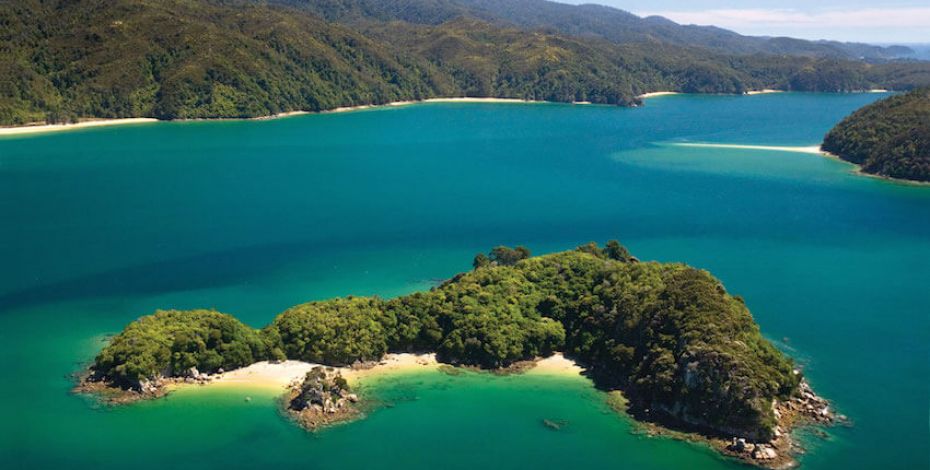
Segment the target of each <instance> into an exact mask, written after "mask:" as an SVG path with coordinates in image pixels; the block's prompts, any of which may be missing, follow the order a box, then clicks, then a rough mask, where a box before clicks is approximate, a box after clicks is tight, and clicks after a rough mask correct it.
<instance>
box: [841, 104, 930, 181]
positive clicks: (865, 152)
mask: <svg viewBox="0 0 930 470" xmlns="http://www.w3.org/2000/svg"><path fill="white" fill-rule="evenodd" d="M823 150H825V151H827V152H830V153H832V154H834V155H836V156H838V157H840V158H842V159H843V160H846V161H848V162H852V163H855V164H857V165H859V166H860V167H861V169H862V171H863V172H865V173H869V174H873V175H879V176H885V177H889V178H900V179H907V180H914V181H930V87H924V88H919V89H917V90H913V91H911V92H909V93H905V94H901V95H895V96H892V97H890V98H886V99H884V100H881V101H878V102H875V103H872V104H870V105H868V106H865V107H863V108H862V109H860V110H858V111H856V112H855V113H853V114H852V115H850V116H849V117H847V118H846V119H844V120H843V121H842V122H840V123H839V124H837V125H836V127H834V128H833V129H832V130H831V131H830V132H829V133H828V134H827V136H826V138H825V139H824V141H823Z"/></svg>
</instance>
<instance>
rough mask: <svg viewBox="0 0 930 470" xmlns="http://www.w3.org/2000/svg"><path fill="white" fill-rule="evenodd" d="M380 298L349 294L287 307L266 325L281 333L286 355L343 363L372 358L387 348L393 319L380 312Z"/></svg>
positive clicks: (312, 360) (375, 358) (326, 362)
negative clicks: (347, 296)
mask: <svg viewBox="0 0 930 470" xmlns="http://www.w3.org/2000/svg"><path fill="white" fill-rule="evenodd" d="M383 303H384V302H383V301H381V300H380V299H376V298H364V297H349V298H345V299H333V300H327V301H323V302H311V303H308V304H303V305H298V306H296V307H292V308H289V309H288V310H287V311H285V312H284V313H282V314H281V315H278V317H277V318H275V320H274V323H272V324H271V326H269V327H268V329H267V330H268V331H270V332H271V335H272V336H276V337H280V340H281V343H282V345H283V346H282V349H283V350H284V352H285V354H286V355H287V357H288V358H291V359H298V360H301V361H306V362H319V363H323V364H328V365H331V366H345V365H349V364H352V363H353V362H355V361H375V360H378V359H381V356H383V355H384V354H385V353H387V352H388V333H387V330H388V329H393V328H394V326H395V324H396V320H394V319H389V317H387V316H385V315H382V314H381V311H382V309H383Z"/></svg>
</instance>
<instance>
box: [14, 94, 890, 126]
mask: <svg viewBox="0 0 930 470" xmlns="http://www.w3.org/2000/svg"><path fill="white" fill-rule="evenodd" d="M772 93H787V91H784V90H775V89H768V88H766V89H762V90H750V91H747V92H746V93H744V95H746V96H754V95H763V94H772ZM851 93H857V92H851ZM858 93H888V90H884V89H872V90H862V91H858ZM683 94H686V93H682V92H678V91H653V92H649V93H643V94H641V95H638V96H637V97H636V98H638V99H640V100H645V99H649V98H657V97H661V96H671V95H683ZM429 103H497V104H501V103H509V104H566V105H576V106H587V105H593V104H594V103H591V102H590V101H572V102H565V103H562V102H555V101H536V100H524V99H521V98H478V97H447V98H427V99H425V100H406V101H391V102H389V103H384V104H362V105H357V106H340V107H337V108H333V109H324V110H321V111H285V112H283V113H278V114H271V115H268V116H255V117H247V118H236V117H231V118H224V117H216V118H193V119H157V118H145V117H134V118H115V119H109V118H101V119H97V118H87V119H85V120H82V121H80V122H76V123H69V124H37V123H36V124H27V125H23V126H8V127H0V137H8V136H23V135H32V134H45V133H52V132H61V131H70V130H79V129H87V128H93V127H109V126H120V125H128V124H149V123H157V122H185V121H269V120H273V119H283V118H288V117H294V116H303V115H308V114H337V113H347V112H352V111H363V110H366V109H378V108H394V107H402V106H411V105H415V104H429ZM635 106H636V105H635V104H634V105H633V107H635Z"/></svg>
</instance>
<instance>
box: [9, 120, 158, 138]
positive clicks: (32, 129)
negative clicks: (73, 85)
mask: <svg viewBox="0 0 930 470" xmlns="http://www.w3.org/2000/svg"><path fill="white" fill-rule="evenodd" d="M150 122H158V119H155V118H123V119H88V120H86V121H81V122H76V123H73V124H38V125H28V126H17V127H0V136H5V135H25V134H39V133H45V132H58V131H70V130H75V129H86V128H88V127H107V126H121V125H126V124H143V123H150Z"/></svg>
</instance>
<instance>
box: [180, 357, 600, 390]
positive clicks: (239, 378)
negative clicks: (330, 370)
mask: <svg viewBox="0 0 930 470" xmlns="http://www.w3.org/2000/svg"><path fill="white" fill-rule="evenodd" d="M318 365H319V364H313V363H309V362H301V361H290V360H289V361H283V362H277V363H272V362H268V361H262V362H256V363H255V364H252V365H250V366H248V367H243V368H241V369H236V370H233V371H229V372H226V373H223V374H219V375H218V376H214V379H213V380H212V381H211V382H210V383H209V384H208V385H207V386H210V387H222V386H234V387H235V386H246V387H261V388H271V389H275V390H284V389H285V388H286V387H288V386H289V385H291V384H292V383H295V382H297V381H300V380H302V379H303V377H304V376H305V375H306V374H307V372H309V371H310V369H313V368H314V367H316V366H318ZM438 366H439V362H437V361H436V355H435V354H407V353H403V354H388V355H386V356H384V358H383V359H382V360H381V361H380V362H379V363H378V365H376V366H374V367H371V368H368V369H353V368H351V367H337V368H336V369H337V370H338V371H339V372H340V373H341V374H342V376H343V377H345V378H346V380H348V381H349V383H350V384H352V385H356V384H358V382H359V381H360V380H362V379H365V378H370V377H376V376H379V375H383V374H390V373H398V372H408V371H417V370H423V371H425V370H434V369H436V368H437V367H438ZM582 371H583V369H582V368H581V367H580V366H578V365H577V364H575V362H574V361H572V360H569V359H567V358H565V356H563V355H562V354H561V353H556V354H553V355H552V356H549V357H547V358H545V359H540V360H538V361H536V365H535V366H534V367H533V368H532V369H530V370H529V371H528V372H527V373H532V374H548V375H573V376H577V375H581V373H582ZM185 385H186V384H180V386H185Z"/></svg>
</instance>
